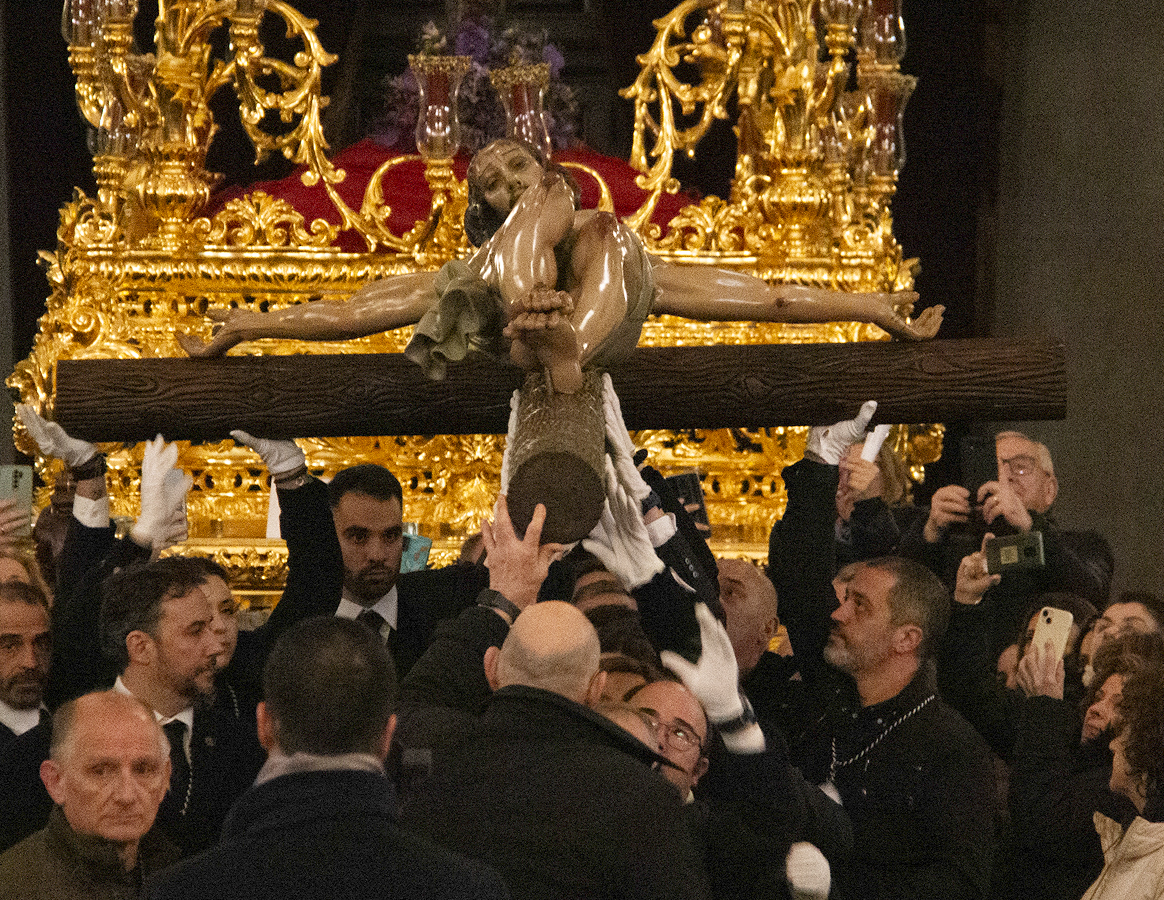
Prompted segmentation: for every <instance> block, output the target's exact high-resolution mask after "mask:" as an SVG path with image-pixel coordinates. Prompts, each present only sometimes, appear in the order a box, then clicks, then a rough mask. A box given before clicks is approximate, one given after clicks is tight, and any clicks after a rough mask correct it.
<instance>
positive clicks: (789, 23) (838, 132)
mask: <svg viewBox="0 0 1164 900" xmlns="http://www.w3.org/2000/svg"><path fill="white" fill-rule="evenodd" d="M657 27H658V36H657V37H656V40H655V42H654V44H653V45H652V47H651V49H650V50H649V51H648V52H647V53H645V54H643V55H642V56H640V57H639V62H640V64H641V66H642V69H641V72H640V75H639V77H638V79H637V80H636V81H635V83H634V84H633V85H631V86H630V87H629V88H627V89H626V90H624V91H623V95H624V96H626V97H629V98H631V99H633V100H634V101H635V133H634V145H633V147H632V153H631V163H632V165H634V166H635V167H636V168H637V169H639V171H640V172H641V173H642V174H641V175H640V177H639V183H640V185H642V186H643V187H644V188H645V189H647V190H648V191H649V192H650V198H649V199H648V201H647V202H646V203H645V204H644V206H643V208H642V209H640V210H639V212H638V213H637V214H636V215H635V216H634V217H633V219H632V224H633V225H634V227H636V228H638V229H639V230H640V231H644V232H648V233H649V232H650V229H649V227H648V226H647V222H648V220H649V217H650V215H651V213H652V212H653V210H654V207H655V204H656V203H657V201H658V198H659V197H660V196H661V195H662V193H663V192H664V191H674V190H676V189H677V188H678V185H677V183H676V182H675V180H674V179H673V178H672V177H671V167H672V163H673V161H674V158H675V155H676V154H677V153H687V154H693V153H694V152H695V149H696V147H697V145H698V143H699V142H700V140H702V138H703V137H704V136H705V134H706V132H707V130H708V128H709V127H710V126H711V125H712V123H713V122H714V121H715V120H717V119H723V118H726V117H727V115H728V109H729V103H730V101H731V100H732V98H733V97H734V100H735V105H736V107H737V109H738V119H737V135H738V146H739V150H738V154H737V159H736V170H735V177H734V180H733V188H732V194H731V198H730V200H729V201H728V202H724V201H722V200H719V199H718V198H708V199H707V200H705V201H704V202H703V203H701V204H700V206H699V207H693V208H689V209H688V210H685V211H684V212H683V213H681V214H680V216H679V217H678V218H676V219H675V220H673V221H672V222H671V224H670V228H669V231H668V232H667V234H666V235H665V236H660V234H659V233H658V232H656V233H654V234H653V235H652V236H653V237H654V238H656V242H655V249H656V250H658V251H661V252H671V253H672V254H674V255H676V256H684V255H687V256H691V255H699V256H707V255H709V254H710V255H713V256H714V255H722V256H727V257H736V258H739V259H751V260H754V261H755V263H756V265H757V271H758V273H759V274H761V275H765V276H767V277H773V278H779V279H780V280H786V281H799V282H803V283H818V284H830V285H834V286H843V287H846V288H848V289H850V290H889V289H893V288H894V287H898V286H901V285H902V284H904V283H906V282H908V281H909V280H910V274H909V272H908V267H907V266H903V265H902V264H901V258H900V251H899V248H898V247H897V245H896V243H895V242H894V240H893V233H892V221H891V219H890V217H889V200H890V198H891V197H892V194H893V191H894V188H895V186H896V181H897V173H898V171H899V169H900V168H901V165H902V164H903V163H904V159H905V155H904V141H903V137H902V128H901V120H902V116H903V115H904V111H905V104H906V101H907V100H908V99H909V95H910V92H911V91H912V90H913V86H914V79H913V78H912V77H910V76H907V75H903V74H902V73H901V71H900V61H901V57H902V54H903V53H904V49H905V36H904V28H903V27H902V23H901V12H900V0H820V2H819V3H817V2H814V0H687V2H683V3H681V4H679V6H677V7H676V8H675V10H674V11H673V12H672V13H671V14H670V15H668V16H666V17H664V18H663V19H660V20H659V21H658V23H657ZM854 57H855V60H856V66H855V72H854V71H853V62H852V60H853V59H854ZM683 66H686V67H688V70H690V69H691V67H694V69H695V71H696V72H697V73H698V75H699V77H698V79H697V81H696V82H695V83H690V84H689V83H686V82H684V81H683V80H682V78H680V77H679V72H680V70H681V67H683Z"/></svg>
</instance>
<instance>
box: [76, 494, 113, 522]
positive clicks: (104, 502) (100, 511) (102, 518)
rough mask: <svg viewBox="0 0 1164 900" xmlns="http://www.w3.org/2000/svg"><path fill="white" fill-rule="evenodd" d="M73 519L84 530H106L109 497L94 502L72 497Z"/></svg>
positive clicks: (99, 498)
mask: <svg viewBox="0 0 1164 900" xmlns="http://www.w3.org/2000/svg"><path fill="white" fill-rule="evenodd" d="M73 518H74V519H76V520H77V521H78V522H80V523H81V524H82V525H84V526H85V527H86V528H108V527H109V497H107V496H106V497H98V498H97V499H96V500H90V499H89V498H88V497H74V498H73Z"/></svg>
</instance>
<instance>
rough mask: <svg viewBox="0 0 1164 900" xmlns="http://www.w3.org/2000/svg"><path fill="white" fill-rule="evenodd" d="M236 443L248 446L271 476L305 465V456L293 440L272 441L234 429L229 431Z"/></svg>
mask: <svg viewBox="0 0 1164 900" xmlns="http://www.w3.org/2000/svg"><path fill="white" fill-rule="evenodd" d="M230 436H231V437H232V438H234V440H235V442H236V443H239V444H242V445H243V446H244V447H250V448H251V449H252V450H254V451H255V453H257V454H259V457H260V458H261V459H262V460H263V465H265V466H266V467H267V471H268V472H270V473H271V477H272V478H278V477H279V476H280V475H290V474H291V473H292V472H294V471H295V470H296V469H300V468H303V467H304V466H306V465H307V457H306V456H304V455H303V451H302V450H300V449H299V445H298V444H296V443H295V442H294V441H272V440H269V439H268V438H260V437H254V436H253V435H250V434H247V433H246V432H245V431H240V430H239V429H237V428H236V429H235V430H234V431H232V432H231V433H230Z"/></svg>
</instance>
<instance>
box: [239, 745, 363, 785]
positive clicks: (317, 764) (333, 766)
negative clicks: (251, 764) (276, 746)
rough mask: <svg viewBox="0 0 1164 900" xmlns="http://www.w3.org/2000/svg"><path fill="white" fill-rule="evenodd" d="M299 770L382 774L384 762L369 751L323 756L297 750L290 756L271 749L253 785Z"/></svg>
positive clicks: (293, 773) (295, 772)
mask: <svg viewBox="0 0 1164 900" xmlns="http://www.w3.org/2000/svg"><path fill="white" fill-rule="evenodd" d="M301 772H373V773H377V774H380V775H383V774H384V764H383V763H382V762H381V761H380V760H378V759H376V757H374V756H372V755H371V754H370V753H340V754H335V755H327V756H324V755H322V754H318V753H305V752H302V751H300V752H297V753H292V754H291V755H290V756H287V755H284V754H283V753H280V752H278V751H272V752H271V754H270V755H269V756H268V757H267V761H266V762H265V763H264V764H263V768H262V769H260V770H259V775H258V777H257V778H256V779H255V787H258V786H259V785H260V784H265V783H266V782H268V781H273V780H274V779H276V778H278V777H280V776H282V775H296V774H299V773H301Z"/></svg>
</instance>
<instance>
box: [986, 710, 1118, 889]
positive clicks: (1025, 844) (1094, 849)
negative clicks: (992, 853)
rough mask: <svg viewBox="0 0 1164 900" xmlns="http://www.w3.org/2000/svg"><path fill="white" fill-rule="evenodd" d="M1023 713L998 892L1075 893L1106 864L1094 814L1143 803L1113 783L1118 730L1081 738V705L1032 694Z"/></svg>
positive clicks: (1114, 815)
mask: <svg viewBox="0 0 1164 900" xmlns="http://www.w3.org/2000/svg"><path fill="white" fill-rule="evenodd" d="M1019 712H1020V714H1019V716H1018V735H1017V739H1016V742H1015V748H1014V762H1013V766H1012V769H1011V776H1010V795H1009V806H1010V814H1011V828H1012V830H1013V837H1014V840H1013V843H1012V844H1011V845H1010V846H1009V847H1006V848H1004V853H1003V855H1002V859H1001V869H1002V871H1000V872H999V873H998V877H997V878H996V883H997V884H998V889H997V890H996V894H997V896H999V897H1000V898H1005V897H1014V898H1019V897H1024V898H1030V900H1043V898H1045V900H1076V898H1078V897H1081V896H1082V895H1083V893H1084V891H1086V890H1087V888H1088V887H1089V886H1090V885H1091V883H1092V882H1093V881H1095V879H1096V878H1097V877H1098V875H1099V872H1100V870H1101V869H1102V868H1103V863H1104V859H1103V848H1102V847H1101V846H1100V842H1099V835H1098V834H1097V833H1096V831H1095V823H1094V820H1093V819H1092V816H1093V814H1094V813H1096V812H1101V813H1103V814H1104V815H1105V816H1107V817H1108V818H1110V819H1114V820H1115V821H1117V822H1130V821H1131V820H1132V818H1134V817H1135V815H1136V809H1135V807H1134V806H1133V805H1132V802H1131V801H1130V800H1128V798H1127V797H1124V796H1123V795H1121V794H1115V793H1113V792H1112V791H1111V789H1110V788H1109V787H1108V781H1109V780H1110V778H1111V762H1112V754H1111V750H1110V749H1109V748H1108V744H1109V742H1110V741H1111V735H1110V734H1108V733H1104V734H1101V735H1100V736H1099V737H1097V738H1095V739H1093V740H1091V741H1088V742H1087V743H1080V740H1079V734H1080V722H1079V713H1078V712H1077V709H1076V707H1075V706H1074V704H1071V703H1068V702H1066V701H1064V700H1055V699H1053V698H1051V697H1031V698H1029V699H1027V700H1026V701H1024V702H1023V703H1022V705H1021V707H1020V711H1019Z"/></svg>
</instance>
